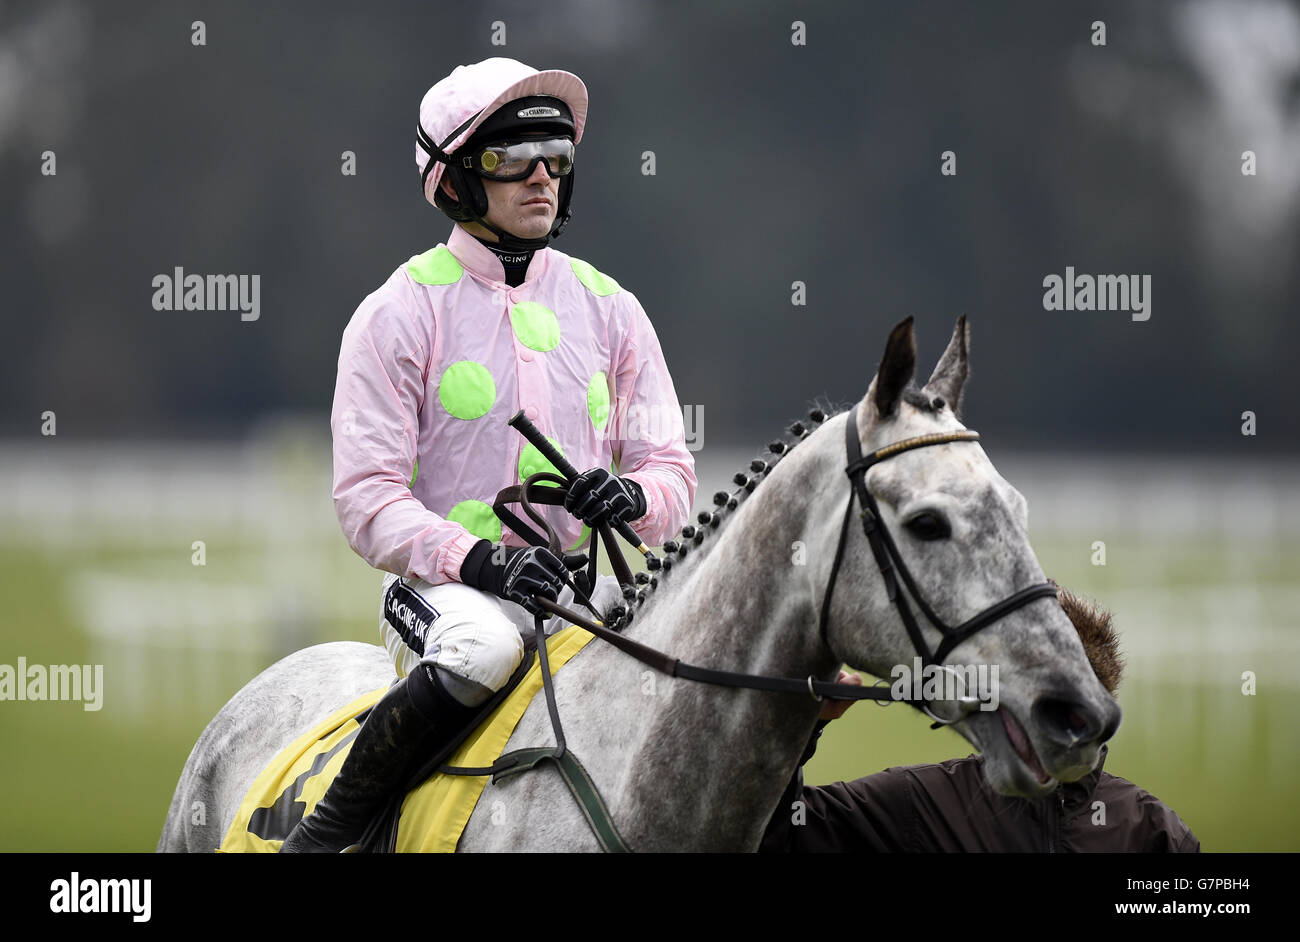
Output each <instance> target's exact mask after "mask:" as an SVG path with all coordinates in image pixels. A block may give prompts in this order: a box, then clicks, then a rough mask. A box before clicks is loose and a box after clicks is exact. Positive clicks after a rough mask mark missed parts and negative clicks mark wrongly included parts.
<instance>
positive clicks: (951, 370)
mask: <svg viewBox="0 0 1300 942" xmlns="http://www.w3.org/2000/svg"><path fill="white" fill-rule="evenodd" d="M969 375H970V325H969V324H967V323H966V315H965V314H963V315H962V316H961V317H959V318H957V326H956V327H954V328H953V331H952V339H951V340H949V341H948V349H947V350H945V351H943V356H941V357H940V358H939V365H938V366H936V367H935V368H934V375H933V376H931V377H930V381H929V382H928V383H926V384H925V390H924V392H925V393H926V394H927V395H930V396H942V397H943V398H944V399H945V400H947V402H948V405H950V406H952V414H953V415H955V416H956V417H957V418H958V419H960V418H961V395H962V390H963V388H964V387H965V386H966V378H967V377H968V376H969Z"/></svg>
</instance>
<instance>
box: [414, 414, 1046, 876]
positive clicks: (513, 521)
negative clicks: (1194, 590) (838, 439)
mask: <svg viewBox="0 0 1300 942" xmlns="http://www.w3.org/2000/svg"><path fill="white" fill-rule="evenodd" d="M511 424H512V425H514V424H515V423H514V422H513V421H512V423H511ZM516 428H519V429H520V431H521V432H523V434H524V435H525V437H527V438H528V439H529V440H530V441H532V442H533V443H534V444H536V445H537V446H538V447H539V448H541V446H542V445H547V444H548V443H547V442H546V439H545V438H544V437H543V436H542V435H541V433H540V432H537V431H536V430H535V429H532V428H529V427H527V425H526V424H525V426H524V427H521V426H518V425H517V426H516ZM844 438H845V448H846V450H847V454H848V467H847V468H845V473H846V474H847V475H848V477H849V483H850V490H849V505H848V507H847V508H846V509H845V512H844V524H843V526H842V527H841V528H840V540H839V546H838V547H837V548H836V551H835V561H834V563H833V564H832V565H831V573H830V577H829V579H828V580H827V585H826V595H825V597H824V598H823V600H822V611H821V623H820V626H819V628H820V632H821V640H822V643H823V644H827V640H826V626H827V619H828V617H829V614H830V606H831V597H832V595H833V593H834V591H835V582H836V579H837V577H838V576H839V570H840V565H841V563H842V562H843V560H844V549H845V546H846V545H847V544H848V534H849V521H850V520H851V519H852V516H853V504H854V502H855V501H858V502H859V503H861V504H862V511H861V514H860V516H861V517H862V530H863V533H865V534H866V537H867V542H868V544H869V545H870V546H871V552H872V555H873V556H875V558H876V565H877V566H879V567H880V574H881V576H882V577H883V578H884V580H885V587H886V590H887V591H888V593H889V599H890V601H891V602H893V603H894V604H895V605H896V606H897V607H898V611H899V614H900V615H901V616H902V619H903V624H904V625H906V626H907V633H908V634H909V635H910V636H911V639H912V644H913V645H914V646H915V648H916V651H917V653H918V655H919V656H920V657H921V659H922V662H923V664H925V665H927V666H928V665H934V666H941V665H942V662H943V660H944V658H945V657H947V656H948V654H949V653H950V652H951V651H952V649H953V648H954V647H956V646H957V645H958V644H960V643H961V642H962V641H964V640H966V639H967V638H969V637H970V636H971V635H973V634H975V632H977V631H979V630H980V629H981V628H985V627H987V626H988V625H990V624H992V623H993V622H995V621H997V620H998V619H999V618H1001V617H1002V616H1004V615H1007V614H1009V613H1010V612H1014V611H1015V610H1017V609H1019V608H1021V607H1023V606H1025V605H1028V604H1029V603H1030V602H1033V601H1035V600H1037V599H1040V598H1049V597H1050V598H1056V586H1054V585H1052V584H1051V583H1048V582H1043V583H1039V584H1037V585H1032V586H1030V587H1028V588H1026V589H1021V590H1020V591H1019V592H1016V593H1015V594H1014V595H1011V596H1009V597H1007V598H1006V599H1003V600H1002V601H1001V602H997V603H996V604H994V605H990V606H989V607H988V608H986V609H985V610H984V611H982V612H980V613H979V614H977V615H975V616H974V617H973V618H970V619H968V620H967V621H965V622H963V623H962V624H960V625H958V626H957V627H955V628H953V627H949V626H948V625H946V624H945V623H944V622H943V621H942V620H941V619H940V618H939V617H938V616H937V615H936V614H935V613H934V610H933V609H932V608H931V607H930V606H929V605H928V604H927V603H926V601H925V599H924V597H923V596H922V595H921V593H920V592H919V591H918V590H917V587H916V581H915V580H914V579H913V578H912V574H911V573H910V572H909V571H908V569H907V565H906V564H905V563H904V562H903V559H902V557H901V556H900V555H899V552H898V547H897V546H895V545H894V541H893V538H892V537H890V535H889V531H888V530H887V529H886V528H885V525H884V521H883V520H882V518H881V516H880V508H879V507H878V506H877V505H876V499H875V498H874V497H873V496H872V495H871V492H870V491H868V490H867V485H866V476H867V471H868V470H869V469H870V468H871V467H872V466H873V465H875V464H878V463H879V462H881V461H884V460H885V459H887V458H892V457H893V456H894V455H898V454H902V453H903V452H905V451H911V450H912V449H914V448H925V447H928V446H930V445H946V444H948V443H950V442H972V441H978V439H979V433H978V432H972V431H966V430H963V431H960V432H943V433H938V434H933V435H922V436H919V437H917V438H909V439H905V440H903V441H900V442H895V443H894V444H892V445H886V446H885V447H884V448H880V449H878V450H876V451H874V452H872V453H871V454H870V455H868V456H866V457H865V458H864V457H863V456H862V449H861V446H860V445H859V444H858V423H857V410H856V408H855V409H854V410H852V411H850V412H849V415H848V421H847V422H846V423H845V432H844ZM548 447H549V445H548ZM543 453H545V452H543ZM552 462H553V463H554V460H553V459H552ZM557 467H559V465H558V464H557ZM542 483H546V484H553V485H559V486H557V487H538V488H537V489H536V491H534V490H533V487H534V485H537V484H542ZM737 483H742V481H741V480H740V479H738V480H737ZM567 484H568V480H566V478H564V477H561V476H560V475H554V474H550V473H549V472H545V471H543V472H538V473H536V474H533V475H530V476H529V477H528V479H527V480H526V481H524V482H523V484H521V485H517V486H515V487H510V488H506V489H504V490H502V491H501V493H499V494H498V495H497V502H496V505H495V508H494V509H496V511H497V514H498V516H499V517H501V519H502V520H503V521H506V522H508V523H509V524H510V526H511V528H512V529H513V530H515V532H516V533H518V534H519V535H520V536H522V537H524V539H526V540H528V542H530V543H532V544H534V545H538V546H543V545H544V546H547V547H549V548H550V550H551V551H552V552H553V553H555V554H556V555H560V544H559V540H558V538H557V536H556V533H555V530H554V528H553V527H552V526H551V525H550V523H549V522H548V521H547V520H546V518H545V517H543V516H542V515H541V514H539V513H538V512H537V510H536V509H535V508H534V507H533V506H532V505H533V503H534V502H537V503H545V504H560V503H562V502H563V494H564V488H565V486H566V485H567ZM742 486H743V485H742ZM513 502H518V503H519V504H520V505H521V506H522V507H523V509H524V512H525V514H527V516H529V517H530V518H531V519H532V520H533V522H534V523H537V524H538V525H539V526H540V527H541V528H542V529H543V530H544V531H546V535H545V536H542V534H540V533H537V532H535V531H533V530H532V529H531V528H530V527H529V526H527V525H526V524H524V523H523V521H521V520H520V519H519V518H518V517H516V516H514V515H513V514H511V513H509V512H506V511H504V506H503V505H504V504H505V503H513ZM597 535H598V536H599V541H603V542H604V543H605V545H606V548H607V549H608V551H609V554H610V557H611V561H612V560H614V559H617V560H618V563H616V564H615V567H616V570H618V571H619V579H620V581H623V580H624V578H625V577H626V578H627V580H628V584H627V585H625V598H626V597H629V596H627V595H626V593H627V592H629V591H631V592H632V593H633V596H635V590H634V589H633V588H632V586H631V585H630V583H631V582H632V579H631V578H630V576H626V575H625V574H627V572H628V570H627V567H626V564H625V563H623V560H622V558H621V555H620V551H619V549H618V545H617V543H616V541H615V539H614V534H613V530H612V529H611V528H610V526H609V524H608V523H603V522H602V523H600V524H598V525H597V526H596V528H595V530H594V532H593V538H592V541H591V547H592V559H591V562H592V564H593V566H592V568H593V570H594V562H595V551H596V547H597V546H598V545H599V541H598V539H597ZM620 564H621V565H620ZM900 576H901V578H902V581H903V583H904V585H906V587H907V589H908V591H909V592H910V593H911V595H912V598H914V599H915V600H916V603H917V605H918V606H919V607H920V609H921V611H922V612H924V613H925V616H926V617H927V618H928V619H929V620H930V622H931V623H932V624H933V625H934V626H935V627H936V628H937V629H938V630H939V631H940V633H942V634H943V636H944V639H943V642H942V643H941V644H940V645H939V649H938V651H937V652H935V653H934V654H933V655H932V654H931V653H930V648H929V646H928V645H927V644H926V643H925V638H924V637H923V636H922V635H921V629H920V627H919V626H918V625H917V623H916V618H915V616H913V614H912V610H911V608H910V607H909V606H908V604H907V599H906V596H905V595H904V594H903V593H902V592H900V591H899V586H898V581H899V577H900ZM593 579H594V574H593ZM568 584H569V585H570V587H571V588H573V590H574V596H575V598H577V599H578V600H580V601H581V602H582V604H583V605H584V606H585V607H586V608H588V609H589V610H590V611H591V612H592V613H593V614H594V615H596V616H597V618H596V620H594V621H592V620H588V619H586V618H583V617H582V616H580V615H578V614H577V613H576V612H572V611H570V610H568V609H567V608H565V607H563V606H560V605H558V604H556V603H554V602H552V601H551V600H550V599H548V598H543V597H540V596H535V597H534V601H535V602H537V603H538V605H539V606H540V607H541V608H543V609H546V610H549V611H550V612H552V613H553V614H556V615H560V616H562V617H563V618H566V619H568V620H569V621H570V622H572V623H573V624H575V625H578V626H581V627H582V628H585V629H586V630H587V631H590V632H591V633H593V634H594V635H596V636H597V637H598V638H601V639H602V640H604V641H606V642H608V643H609V644H610V645H612V646H613V647H615V648H617V649H618V650H620V651H622V652H623V653H624V654H627V655H630V656H631V657H633V658H635V659H636V660H638V661H640V662H641V663H643V664H646V665H648V666H650V667H652V668H654V669H655V670H657V671H660V672H662V673H664V674H667V675H669V676H671V677H680V678H683V679H685V680H695V681H700V682H702V683H707V684H717V685H719V686H724V687H742V688H749V689H752V690H771V691H779V692H783V693H807V694H810V695H811V696H812V697H813V698H814V699H816V700H821V699H823V698H824V697H832V698H835V699H842V700H876V701H879V702H882V703H883V702H889V701H892V700H894V699H903V700H905V701H906V702H909V703H911V704H912V705H913V706H915V707H917V708H919V709H921V710H922V711H923V712H924V713H925V714H926V715H927V716H929V717H930V718H931V719H933V720H934V721H935V722H934V724H933V725H932V728H937V727H940V726H949V725H952V724H954V723H958V722H961V720H963V719H964V718H965V716H966V714H967V713H970V712H972V711H973V710H977V709H980V708H981V707H982V706H983V704H982V702H981V700H980V699H978V698H977V697H973V696H960V697H958V698H957V700H956V708H957V711H958V715H955V716H950V717H944V716H939V715H936V713H935V712H934V711H933V710H932V709H931V707H930V705H929V703H928V702H926V701H924V700H921V701H919V702H918V701H917V700H915V699H913V698H911V697H902V698H896V697H895V696H894V695H893V692H892V690H891V689H889V688H888V687H884V688H882V687H880V686H879V684H877V685H875V686H871V687H861V686H855V685H851V684H840V683H832V682H829V681H824V680H817V679H816V678H814V677H812V676H809V677H807V678H802V679H801V678H795V677H771V676H767V675H761V674H744V673H739V672H736V671H725V670H717V669H714V668H707V667H700V666H698V665H694V664H685V663H683V662H682V661H680V660H678V659H677V658H674V657H672V656H671V655H668V654H665V653H663V652H662V651H657V650H655V649H654V648H651V647H649V646H647V645H644V644H641V643H640V642H637V641H634V640H633V639H631V638H627V637H624V636H623V635H622V634H620V633H619V632H618V631H617V629H618V628H621V627H624V626H625V625H626V624H627V623H628V622H630V621H631V614H630V612H625V613H624V614H623V615H619V616H617V618H616V620H615V622H614V623H613V624H612V625H610V626H607V625H605V624H604V623H603V622H602V621H600V617H601V616H600V614H599V613H598V612H596V609H595V607H594V606H593V605H592V603H591V599H590V598H588V597H587V595H586V592H585V591H583V590H582V589H580V588H579V587H578V586H577V585H575V584H574V583H573V581H572V580H569V582H568ZM533 626H534V636H535V638H536V641H537V655H538V660H539V661H540V666H541V675H542V689H543V692H544V694H545V697H546V706H547V711H548V712H549V714H550V718H551V728H552V730H553V731H554V733H555V746H554V747H551V746H543V747H538V748H532V749H518V750H515V751H514V752H510V753H507V754H505V755H503V756H501V757H500V758H498V759H497V760H496V761H495V762H493V763H492V765H491V766H485V767H482V768H464V767H455V766H447V765H441V766H440V765H439V764H438V763H439V762H440V761H441V758H440V759H439V760H437V761H435V762H434V763H432V764H431V765H430V766H427V767H426V768H424V769H422V770H421V771H420V773H419V775H418V776H417V777H416V780H418V781H423V779H424V778H425V777H426V776H427V775H428V774H429V773H430V772H431V771H432V770H433V769H435V768H437V769H439V770H440V771H442V772H444V773H446V774H449V775H470V776H488V775H490V776H492V777H493V781H496V780H498V779H499V778H501V777H502V776H508V775H514V774H518V773H519V772H523V771H527V770H528V769H531V768H533V767H535V766H536V765H537V764H539V763H541V762H552V763H555V764H557V765H558V766H559V768H560V771H561V776H562V777H563V779H564V781H565V783H566V784H567V785H568V786H569V789H570V791H571V793H572V794H573V796H574V798H575V799H576V800H577V802H578V804H579V806H580V807H581V808H582V809H583V814H584V815H585V816H586V817H587V821H588V823H589V824H590V825H591V827H592V830H593V833H595V835H596V838H597V840H598V841H599V843H600V845H601V847H602V848H604V849H605V850H628V849H629V848H628V846H627V845H626V843H625V842H624V841H623V839H622V837H621V836H620V835H619V833H618V828H617V826H616V825H615V823H614V820H613V818H612V817H611V815H610V814H609V811H608V809H607V808H606V807H605V804H604V802H603V801H602V800H601V798H600V794H599V792H598V791H597V789H596V787H595V784H594V783H593V782H592V781H591V779H590V776H589V775H588V774H587V772H586V770H585V769H583V767H582V764H581V763H580V762H578V760H577V757H576V756H574V755H573V753H572V752H571V751H569V750H568V748H567V745H566V743H565V739H564V731H563V728H562V726H561V724H560V715H559V709H558V707H557V704H556V698H555V690H554V685H553V682H552V679H551V668H550V665H549V663H548V659H547V652H546V637H545V628H544V626H543V619H542V615H541V614H540V612H537V613H535V614H534V619H533ZM827 647H829V644H827ZM941 669H943V668H941Z"/></svg>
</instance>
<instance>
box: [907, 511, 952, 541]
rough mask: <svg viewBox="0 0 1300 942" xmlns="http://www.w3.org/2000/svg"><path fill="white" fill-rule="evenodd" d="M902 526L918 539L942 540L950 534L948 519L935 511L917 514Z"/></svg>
mask: <svg viewBox="0 0 1300 942" xmlns="http://www.w3.org/2000/svg"><path fill="white" fill-rule="evenodd" d="M904 526H906V527H907V529H908V531H909V532H911V534H912V536H914V537H916V538H917V539H918V540H943V539H946V538H948V537H950V536H952V530H951V529H950V528H949V527H948V521H947V520H945V519H944V518H943V517H941V516H939V515H938V514H935V513H929V512H926V513H921V514H917V515H916V516H915V517H913V518H912V519H911V520H909V521H907V523H906V524H904Z"/></svg>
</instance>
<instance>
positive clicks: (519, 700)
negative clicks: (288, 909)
mask: <svg viewBox="0 0 1300 942" xmlns="http://www.w3.org/2000/svg"><path fill="white" fill-rule="evenodd" d="M592 638H593V636H592V635H591V634H590V633H588V632H587V631H585V630H583V629H582V628H579V627H576V626H569V627H566V628H563V629H561V630H560V631H557V632H556V633H555V634H553V635H551V636H550V637H549V638H547V641H546V648H547V659H546V660H547V663H548V666H549V667H550V670H551V672H552V673H553V672H555V671H557V670H559V668H560V667H561V666H562V665H563V664H565V663H567V662H568V661H569V660H570V659H571V658H572V657H573V656H574V655H576V654H577V653H578V652H579V651H581V650H582V649H583V648H584V647H585V646H586V645H587V643H588V642H589V641H591V640H592ZM540 661H541V658H539V657H538V654H537V651H536V645H535V642H532V641H531V640H530V641H529V642H527V644H526V649H525V654H524V658H523V660H522V661H521V662H520V665H519V667H518V668H517V669H516V670H515V672H514V674H513V675H512V676H511V678H510V680H509V681H508V682H507V683H506V685H505V686H504V687H502V689H501V690H500V691H498V692H497V693H496V694H495V695H494V696H493V697H492V698H491V699H490V700H489V701H488V702H487V703H485V704H483V706H482V707H480V708H479V710H478V711H477V712H476V713H475V715H474V717H473V719H472V720H471V722H469V723H467V724H466V725H465V726H464V728H463V729H462V730H461V731H460V732H459V734H458V735H457V736H456V737H455V740H454V741H452V742H450V743H447V744H446V745H444V746H443V747H441V748H439V749H438V750H437V751H436V752H433V753H430V754H428V755H425V756H422V757H421V758H420V760H418V762H417V764H415V765H413V766H412V770H411V772H410V774H409V775H408V776H406V780H405V784H404V786H403V787H402V788H400V789H399V790H398V791H397V792H395V793H394V794H393V795H392V796H390V798H389V800H388V801H387V802H386V803H385V805H384V806H383V810H382V811H381V813H380V814H378V815H377V816H376V817H375V818H374V819H373V820H372V821H371V823H370V825H369V826H368V828H367V829H366V831H365V833H364V835H363V836H362V838H361V840H360V841H359V842H358V843H357V844H356V845H354V846H353V848H351V849H352V850H354V851H362V852H366V851H369V852H385V851H393V850H399V851H451V850H455V848H456V845H457V843H458V842H459V840H460V835H461V832H462V831H463V830H464V828H465V825H466V823H467V822H468V821H469V817H470V815H471V814H472V813H473V811H474V807H475V805H476V804H477V802H478V799H479V796H480V795H481V794H482V792H483V789H484V788H485V787H486V785H487V782H488V779H489V778H492V779H493V780H495V779H497V778H499V777H500V776H503V775H509V774H513V773H515V772H519V771H524V770H526V769H529V768H532V767H534V766H536V765H537V764H539V763H540V762H542V761H543V760H548V759H555V760H556V762H557V765H558V767H559V770H560V772H561V774H562V775H563V776H564V777H565V779H566V781H569V782H570V783H571V787H574V790H575V794H578V793H579V792H580V791H581V792H586V790H587V786H588V785H589V781H588V780H587V779H586V775H585V771H583V770H581V766H579V765H577V762H576V759H573V758H572V757H571V756H570V755H566V756H563V757H557V756H555V751H556V750H555V747H553V746H546V747H541V748H536V749H523V750H518V751H516V752H512V753H510V754H508V755H506V756H502V755H501V753H502V751H503V750H504V748H505V745H506V743H507V742H508V741H509V739H510V737H511V736H512V735H513V733H514V730H515V727H516V726H517V724H518V722H519V720H520V718H521V717H522V716H523V714H524V711H525V710H526V709H527V708H528V705H529V704H530V703H531V702H532V700H533V698H534V696H535V695H536V694H537V693H538V691H539V690H540V689H541V687H542V670H541V664H540V663H539V662H540ZM386 691H387V688H379V689H377V690H373V691H371V692H369V693H367V694H365V695H363V696H361V697H358V698H357V699H356V700H354V701H352V703H350V704H348V705H347V706H345V707H343V708H341V709H340V710H338V711H336V712H335V713H334V714H332V715H331V716H330V717H328V718H326V719H325V720H323V721H321V722H320V723H318V724H317V725H316V726H314V727H313V728H312V729H310V730H307V731H306V732H304V733H303V735H302V736H300V737H299V738H298V739H296V740H295V741H294V742H293V743H291V744H290V745H289V746H287V747H285V748H284V749H282V750H281V751H280V752H279V753H278V754H277V755H276V756H275V758H274V759H272V760H271V762H270V763H269V764H268V765H267V766H266V767H265V768H264V769H263V770H262V772H261V773H259V775H258V777H257V779H256V780H255V781H254V782H253V785H252V786H251V787H250V788H249V790H248V792H247V794H246V795H245V796H244V799H243V801H242V802H241V803H240V806H239V810H238V811H237V812H236V813H235V817H234V820H233V821H232V822H231V825H230V827H229V829H228V830H227V832H226V835H225V838H224V840H223V841H222V843H221V846H220V847H219V848H218V851H219V852H223V853H274V852H276V851H277V850H278V849H279V847H280V844H281V843H283V841H284V839H285V838H286V837H288V835H289V833H290V831H292V830H293V828H294V826H295V825H296V824H297V823H298V822H299V821H300V820H301V819H302V817H303V816H304V815H305V814H306V813H307V812H308V811H309V810H310V809H311V808H312V807H314V805H315V803H316V801H318V800H319V799H320V797H321V796H322V795H324V793H325V791H326V789H328V787H329V784H330V782H331V781H333V778H334V776H335V775H337V774H338V770H339V769H340V768H341V767H342V765H343V761H344V760H345V759H346V758H347V752H348V750H349V749H350V748H351V744H352V740H353V739H354V738H355V736H356V734H357V731H358V730H359V729H360V728H361V723H363V722H364V721H365V718H366V716H367V714H368V713H369V711H370V709H372V708H373V706H374V705H375V703H377V702H378V701H379V700H380V698H381V697H383V695H384V693H385V692H386ZM449 763H453V764H452V765H449ZM466 763H469V764H470V767H465V765H464V764H466ZM444 770H446V771H445V772H444ZM575 783H576V784H575ZM592 792H593V793H594V789H593V790H592ZM579 800H580V802H583V803H584V806H585V804H586V802H584V800H583V799H582V798H580V799H579ZM587 800H588V801H589V800H591V799H587ZM595 801H597V802H598V801H599V799H598V796H597V797H596V798H595ZM599 810H600V811H603V808H602V809H599Z"/></svg>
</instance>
